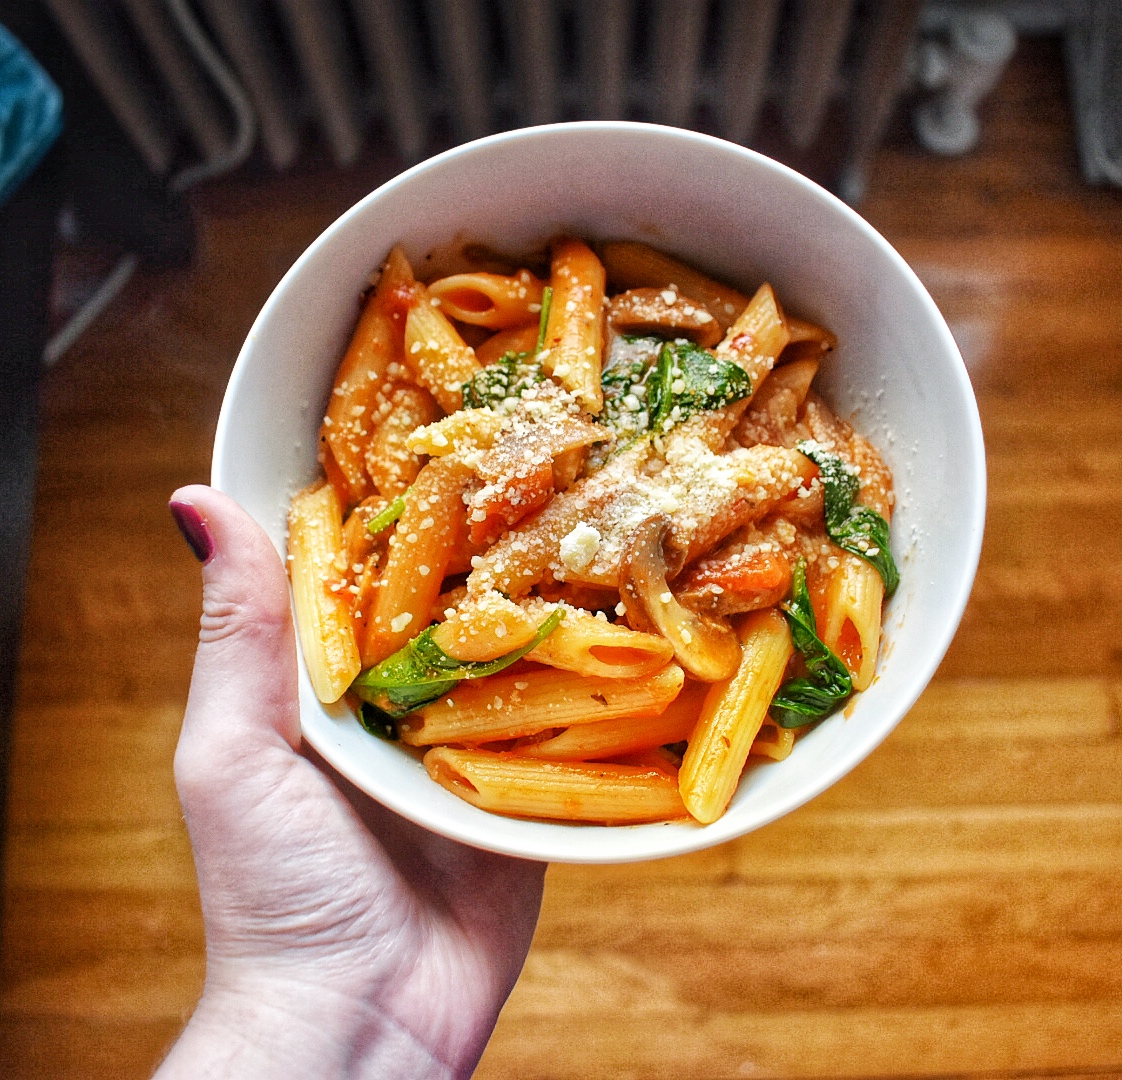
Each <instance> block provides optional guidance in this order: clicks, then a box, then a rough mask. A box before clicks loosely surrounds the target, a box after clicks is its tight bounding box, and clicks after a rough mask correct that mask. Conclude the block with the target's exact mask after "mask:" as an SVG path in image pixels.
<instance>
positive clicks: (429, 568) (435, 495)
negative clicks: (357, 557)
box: [362, 458, 470, 667]
mask: <svg viewBox="0 0 1122 1080" xmlns="http://www.w3.org/2000/svg"><path fill="white" fill-rule="evenodd" d="M469 475H470V473H469V470H468V468H467V466H466V465H463V464H462V463H460V462H459V461H456V460H455V459H452V458H434V459H433V460H432V461H430V462H429V463H428V464H427V465H426V466H425V467H424V468H423V469H422V470H421V471H420V473H419V474H418V476H417V480H416V482H415V483H414V485H413V487H412V488H411V489H410V491H409V493H408V495H407V496H406V498H405V509H404V512H403V513H402V515H401V517H400V518H399V519H398V522H397V525H396V527H395V529H394V533H393V535H392V536H391V537H390V543H389V557H388V558H387V560H386V568H385V571H384V572H383V574H382V576H381V578H380V579H379V581H378V588H377V590H376V595H375V599H374V607H373V611H372V612H371V614H370V617H369V618H368V620H367V624H366V633H365V636H364V638H363V642H362V663H363V667H370V666H371V665H372V664H376V663H378V661H380V660H383V659H384V658H385V657H387V656H389V655H390V654H391V653H393V652H396V651H397V650H398V649H400V648H401V646H402V645H404V644H405V643H406V642H407V641H408V640H409V639H410V638H412V637H414V636H415V635H416V634H417V633H419V632H420V631H421V630H423V629H424V628H425V626H426V625H427V624H428V621H429V613H430V612H431V610H432V606H433V603H434V601H435V600H436V598H437V596H439V595H440V591H441V585H442V582H443V580H444V570H445V568H446V567H447V565H448V562H449V560H450V559H451V557H452V549H453V547H454V545H455V543H456V541H457V538H458V537H459V535H460V530H461V527H462V523H463V509H464V507H463V490H464V485H465V484H466V483H467V479H468V476H469Z"/></svg>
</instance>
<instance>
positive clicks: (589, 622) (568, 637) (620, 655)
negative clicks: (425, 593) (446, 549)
mask: <svg viewBox="0 0 1122 1080" xmlns="http://www.w3.org/2000/svg"><path fill="white" fill-rule="evenodd" d="M557 606H558V605H557V604H552V603H544V602H542V601H540V600H531V601H525V602H523V603H521V604H516V603H515V602H514V601H512V600H508V599H507V598H506V597H505V596H503V595H502V594H501V593H498V592H485V593H479V594H476V595H473V596H472V597H471V598H470V599H468V600H467V602H466V603H464V604H463V605H462V606H461V607H459V608H458V609H457V610H456V611H455V613H453V614H452V615H450V616H449V617H448V619H447V620H446V621H445V622H444V623H442V624H441V626H439V627H438V628H437V629H436V630H434V631H433V641H434V642H435V643H436V644H437V645H439V646H440V648H441V649H443V650H444V651H445V652H446V653H447V654H448V655H449V656H451V657H452V658H453V659H454V660H475V661H487V660H494V659H495V658H496V657H499V656H502V655H503V654H504V653H508V652H511V651H513V650H514V649H517V648H520V647H521V646H522V645H524V644H526V642H528V641H529V640H530V639H531V638H532V637H533V636H534V635H535V634H536V633H537V631H538V627H540V626H541V624H542V623H543V622H544V621H545V620H546V619H547V618H548V617H549V615H550V614H551V613H552V612H554V611H556V610H557ZM564 610H565V617H564V618H563V619H562V620H561V623H560V624H559V625H558V626H557V628H556V629H555V630H553V632H552V633H550V635H549V637H547V638H546V639H545V640H544V641H543V642H542V643H541V644H540V645H538V646H537V647H536V648H535V649H533V651H531V652H530V653H529V654H528V656H527V659H528V660H534V661H536V662H537V663H539V664H546V665H548V666H549V667H555V668H560V669H562V670H564V671H574V672H576V673H577V674H578V675H595V676H597V677H600V678H605V679H640V678H643V676H645V675H653V674H654V673H655V672H656V671H661V670H662V669H663V668H664V667H666V665H667V664H668V663H670V661H671V660H672V659H673V658H674V646H673V645H671V644H670V642H668V641H667V640H666V639H665V638H663V637H660V636H659V635H658V634H643V633H639V632H638V631H636V630H632V629H631V628H630V627H628V626H625V625H623V624H622V623H610V622H608V621H607V620H606V619H599V618H597V617H596V616H595V615H593V614H592V613H591V612H588V611H584V610H583V609H581V608H574V607H570V606H568V605H564Z"/></svg>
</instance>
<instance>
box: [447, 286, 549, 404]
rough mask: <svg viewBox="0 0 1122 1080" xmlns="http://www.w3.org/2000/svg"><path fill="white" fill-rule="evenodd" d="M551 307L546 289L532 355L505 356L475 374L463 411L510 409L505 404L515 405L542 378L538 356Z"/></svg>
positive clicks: (467, 388)
mask: <svg viewBox="0 0 1122 1080" xmlns="http://www.w3.org/2000/svg"><path fill="white" fill-rule="evenodd" d="M552 303H553V290H552V289H551V288H550V287H549V286H548V285H547V286H546V287H545V289H544V290H543V292H542V311H541V318H540V319H539V321H538V343H537V345H536V346H535V347H534V351H533V352H508V353H504V354H503V355H502V356H501V357H499V359H498V360H496V361H495V362H494V363H493V364H488V365H487V366H486V367H484V368H481V369H480V370H479V371H477V372H476V373H475V374H474V375H473V376H472V377H471V378H470V379H468V381H467V382H466V383H464V387H463V398H464V408H465V409H482V408H485V407H490V408H492V409H496V410H502V409H509V408H510V406H508V405H507V404H506V403H507V402H508V401H518V399H519V398H520V397H521V396H522V391H523V390H528V389H529V388H530V387H531V386H534V385H535V384H536V383H540V382H541V381H542V380H543V379H544V378H545V372H544V371H543V370H542V364H541V361H540V360H539V359H538V353H540V352H541V351H542V345H543V344H544V343H545V327H546V323H548V322H549V309H550V307H551V306H552Z"/></svg>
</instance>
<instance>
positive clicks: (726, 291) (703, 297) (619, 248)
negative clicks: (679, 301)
mask: <svg viewBox="0 0 1122 1080" xmlns="http://www.w3.org/2000/svg"><path fill="white" fill-rule="evenodd" d="M603 258H604V267H605V269H606V270H607V274H608V277H609V278H610V279H611V281H612V283H613V284H615V285H618V286H620V287H621V288H624V289H636V288H641V287H653V288H661V287H663V286H666V285H676V286H677V287H678V288H679V289H680V290H681V291H682V292H683V293H684V294H685V295H686V296H689V297H692V298H693V299H694V300H700V301H701V303H703V304H704V305H705V306H706V308H707V309H708V310H709V311H710V312H712V314H713V316H714V318H715V319H716V320H717V321H718V323H720V325H721V329H722V330H727V329H728V328H729V327H730V326H732V324H733V323H734V322H735V321H736V318H737V316H738V315H739V314H740V313H741V312H742V311H743V310H744V309H745V308H746V307H747V306H748V297H747V296H745V295H744V294H743V293H740V292H737V290H736V289H730V288H729V287H728V286H727V285H722V284H721V283H720V282H718V281H714V280H713V279H712V278H710V277H707V276H706V275H705V274H700V273H698V272H697V271H696V270H694V269H693V268H692V267H690V266H687V265H686V264H685V263H683V262H681V261H679V260H678V259H675V258H673V257H672V256H670V255H665V254H663V253H662V252H661V251H656V250H655V249H654V248H652V247H648V246H647V245H646V244H639V243H635V242H634V241H631V240H619V241H614V242H612V243H609V244H605V245H604V247H603Z"/></svg>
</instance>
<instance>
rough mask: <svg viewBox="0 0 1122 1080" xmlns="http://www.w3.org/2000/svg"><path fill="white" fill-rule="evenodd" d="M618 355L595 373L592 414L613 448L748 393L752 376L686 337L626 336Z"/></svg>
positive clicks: (620, 446) (665, 428)
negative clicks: (597, 405)
mask: <svg viewBox="0 0 1122 1080" xmlns="http://www.w3.org/2000/svg"><path fill="white" fill-rule="evenodd" d="M617 351H618V353H619V358H618V359H617V360H616V361H615V362H613V363H612V364H611V365H610V366H609V367H608V368H606V369H605V371H604V372H603V374H602V375H601V377H600V384H601V386H602V387H603V390H604V410H603V412H602V413H601V414H600V416H599V417H598V418H597V419H598V420H599V421H600V423H602V424H604V425H605V426H606V427H609V428H611V430H612V432H613V434H615V436H616V445H615V448H616V449H621V448H622V447H623V446H625V445H627V443H628V442H629V441H632V440H634V439H636V438H638V437H639V436H640V435H645V434H646V433H647V432H653V433H654V434H656V435H662V434H665V433H666V432H668V431H669V430H670V429H671V428H673V427H674V426H675V425H676V424H680V423H681V422H682V421H683V420H686V419H688V418H689V417H691V416H693V415H694V413H698V412H703V411H705V410H707V409H719V408H721V407H722V406H724V405H729V404H731V403H732V402H734V401H739V400H740V399H741V398H743V397H747V396H748V395H749V394H750V393H751V392H752V381H751V379H750V378H749V377H748V373H747V372H746V371H745V370H744V369H743V368H742V367H740V365H739V364H735V363H733V362H732V361H731V360H725V359H723V358H722V357H718V356H714V355H713V353H711V352H709V351H708V350H707V349H703V348H701V347H700V346H699V345H695V344H694V343H693V342H689V341H685V342H683V341H663V340H662V339H660V338H652V337H637V338H625V339H624V345H623V346H622V347H620V348H618V349H617Z"/></svg>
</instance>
